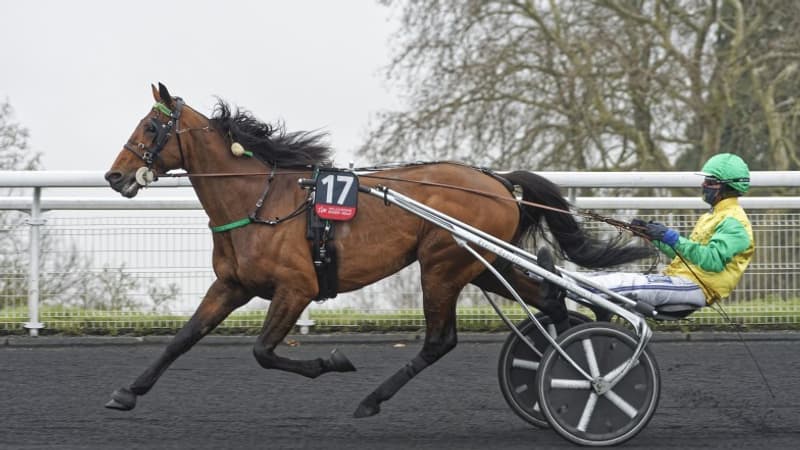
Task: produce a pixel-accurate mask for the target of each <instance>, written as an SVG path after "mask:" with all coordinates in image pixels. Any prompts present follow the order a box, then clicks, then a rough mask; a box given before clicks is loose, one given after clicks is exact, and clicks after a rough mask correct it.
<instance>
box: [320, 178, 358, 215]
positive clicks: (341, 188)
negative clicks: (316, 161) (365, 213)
mask: <svg viewBox="0 0 800 450" xmlns="http://www.w3.org/2000/svg"><path fill="white" fill-rule="evenodd" d="M357 207H358V177H357V176H356V174H354V173H352V172H347V171H341V170H330V169H320V171H319V174H318V175H317V184H316V186H315V189H314V212H316V213H317V216H319V218H321V219H326V220H341V221H345V220H350V219H352V218H353V217H355V215H356V210H357Z"/></svg>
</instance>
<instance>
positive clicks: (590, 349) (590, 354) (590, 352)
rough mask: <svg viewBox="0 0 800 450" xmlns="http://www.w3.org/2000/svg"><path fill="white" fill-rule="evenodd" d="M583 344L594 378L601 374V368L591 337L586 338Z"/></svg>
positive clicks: (590, 371)
mask: <svg viewBox="0 0 800 450" xmlns="http://www.w3.org/2000/svg"><path fill="white" fill-rule="evenodd" d="M581 343H582V344H583V352H584V353H585V354H586V363H587V364H588V365H589V374H591V375H592V378H597V377H599V376H600V368H599V367H597V358H596V357H595V354H594V346H593V345H592V340H591V339H584V340H582V341H581Z"/></svg>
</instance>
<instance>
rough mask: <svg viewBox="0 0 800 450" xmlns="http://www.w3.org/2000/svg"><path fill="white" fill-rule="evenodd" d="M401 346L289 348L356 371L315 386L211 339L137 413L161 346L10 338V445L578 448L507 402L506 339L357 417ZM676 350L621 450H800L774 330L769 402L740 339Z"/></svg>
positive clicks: (490, 341) (788, 366)
mask: <svg viewBox="0 0 800 450" xmlns="http://www.w3.org/2000/svg"><path fill="white" fill-rule="evenodd" d="M403 338H404V337H403V336H398V337H397V338H396V339H393V338H392V337H391V336H384V337H383V338H382V339H373V340H359V339H350V340H347V339H345V340H342V339H337V338H332V339H330V340H326V339H325V338H320V337H315V338H314V339H310V338H297V339H298V340H299V341H300V342H299V344H300V345H298V346H295V347H285V346H282V347H281V348H280V349H279V350H280V352H281V353H282V354H284V355H288V356H291V357H293V358H315V357H318V356H325V355H327V353H328V352H329V351H330V350H331V349H332V348H333V347H334V346H335V347H338V348H339V349H340V350H341V351H343V352H344V353H345V354H346V355H347V356H348V357H349V358H350V359H351V360H352V361H353V363H354V364H355V365H356V366H357V368H358V372H355V373H346V374H326V375H323V376H322V377H320V378H318V379H316V380H307V379H304V378H302V377H300V376H297V375H293V374H287V373H281V372H277V371H266V370H264V369H261V368H260V367H259V366H258V364H257V363H256V362H255V360H254V359H253V357H252V355H251V348H250V344H249V342H251V340H252V339H249V338H248V339H238V340H237V339H230V340H221V341H222V342H225V343H220V340H218V341H214V340H213V339H211V341H212V343H213V342H216V345H211V344H209V343H206V344H201V345H198V346H196V347H195V348H194V349H192V350H191V351H190V352H189V353H188V354H186V355H184V356H183V357H182V358H180V359H179V360H178V361H177V362H176V363H175V364H174V365H173V366H172V367H171V368H170V369H169V370H168V371H167V372H166V373H165V375H164V376H163V377H162V379H161V380H160V381H159V383H158V384H157V385H156V386H155V388H153V390H152V391H151V392H150V393H149V394H148V395H146V396H144V397H141V398H140V399H139V404H138V406H137V407H136V409H135V410H133V411H130V412H120V411H113V410H108V409H105V408H104V407H103V404H104V403H105V402H106V401H107V400H108V396H109V394H110V393H111V391H113V390H114V389H115V388H117V387H120V386H123V385H127V384H128V383H130V381H132V380H133V378H134V377H135V376H136V375H138V374H139V372H141V370H142V369H143V368H144V367H145V365H146V364H148V363H149V362H150V361H151V360H152V359H153V358H155V357H156V355H157V354H158V353H160V351H161V349H162V347H163V345H162V344H160V343H158V344H152V345H151V344H147V343H139V344H124V345H122V344H113V342H114V341H113V340H110V341H109V342H107V344H109V343H110V344H111V345H92V344H87V343H85V342H83V341H80V340H74V341H70V340H69V339H68V338H67V339H62V340H60V341H59V340H54V341H51V344H58V345H36V346H29V345H27V344H26V343H25V342H30V340H26V339H20V338H16V339H6V340H5V344H6V345H5V346H2V347H0V448H47V449H72V448H91V449H115V448H117V449H131V448H148V449H150V448H153V449H162V448H191V449H201V448H209V449H211V448H213V449H220V448H278V449H283V448H313V449H340V448H341V449H344V448H346V449H370V450H374V449H383V448H414V449H451V448H452V449H490V448H491V449H543V448H565V447H573V446H572V445H571V444H570V443H568V442H567V441H565V440H563V439H562V438H561V437H559V436H558V435H556V434H555V433H554V432H553V431H551V430H542V429H536V428H533V427H531V426H529V425H528V424H527V423H525V422H523V421H522V420H521V419H519V418H518V417H517V416H516V415H515V414H514V413H513V412H512V411H511V410H510V409H509V407H508V406H507V405H506V403H505V401H504V400H503V396H502V395H501V393H500V389H499V387H498V383H497V375H496V364H497V357H498V355H499V351H500V347H501V339H502V337H499V336H497V337H490V338H486V337H485V336H484V337H482V338H474V339H471V338H470V337H469V336H464V337H462V340H461V343H460V344H459V346H458V347H457V348H456V349H455V350H454V351H453V352H452V353H451V354H449V355H447V356H446V357H445V358H444V359H443V360H442V361H440V362H439V363H438V364H437V365H434V366H432V367H430V368H428V369H426V370H425V371H424V372H423V373H422V374H421V375H420V376H418V377H417V378H416V379H414V380H413V381H412V382H411V383H409V385H407V386H406V388H404V389H403V390H401V391H400V392H399V393H398V394H397V396H395V397H394V398H393V399H391V400H390V401H388V402H386V403H384V405H383V411H382V412H381V414H379V415H377V416H375V417H371V418H366V419H354V418H353V417H352V413H353V411H354V410H355V409H356V407H357V406H358V403H359V402H360V401H361V399H362V398H363V397H364V396H365V395H367V394H368V393H369V392H371V391H372V389H374V388H375V387H376V386H377V385H378V384H379V383H380V382H381V381H382V380H383V379H385V378H386V377H388V376H389V375H391V374H392V373H394V372H395V371H396V370H397V369H398V368H399V367H401V366H402V365H403V364H405V362H406V361H407V360H408V359H410V358H411V357H413V356H414V354H415V353H416V352H417V351H418V349H419V347H420V343H419V342H414V341H412V342H407V345H406V346H399V347H396V346H395V344H397V343H399V342H403ZM681 338H682V335H675V336H672V337H670V336H667V337H664V336H661V338H660V339H656V341H655V342H653V343H652V344H651V349H652V350H653V352H654V354H655V356H656V359H657V361H658V364H659V366H660V368H661V380H662V392H661V402H660V404H659V407H658V410H657V411H656V413H655V415H654V416H653V419H652V420H651V422H650V424H649V425H648V426H647V428H645V429H644V431H642V432H641V433H640V434H639V435H638V436H637V437H635V438H634V439H633V440H631V441H629V442H628V443H626V444H624V445H623V448H629V449H634V448H642V449H644V448H648V449H650V448H659V447H661V448H670V449H672V448H681V449H686V448H703V449H726V450H728V449H737V448H748V449H754V448H769V449H795V448H798V447H800V338H798V337H797V336H795V335H786V334H780V333H775V334H770V333H766V334H760V335H758V336H757V337H755V336H754V337H753V340H750V341H749V345H750V347H751V349H752V351H753V352H754V353H755V354H756V355H757V356H758V358H759V362H760V363H761V366H762V368H763V370H764V373H765V375H766V377H767V379H768V380H769V383H770V385H771V387H772V390H773V392H774V393H775V398H774V399H773V398H772V397H771V396H770V394H769V391H768V390H767V388H766V386H765V385H764V383H763V381H762V379H761V377H760V376H759V373H758V371H757V370H756V368H755V366H754V364H753V362H752V361H751V360H750V358H749V356H748V354H747V351H746V349H745V348H744V346H743V345H742V343H741V342H738V341H736V340H734V339H730V336H728V338H723V339H718V338H717V337H713V336H711V337H709V336H706V338H705V339H694V340H692V341H690V342H687V341H685V340H681ZM40 339H42V338H40ZM44 339H47V338H44ZM9 341H10V342H9ZM334 341H336V342H334ZM42 342H45V341H42V340H40V341H38V342H37V343H39V344H41V343H42ZM104 342H106V341H104ZM246 342H247V343H246ZM63 344H67V345H63ZM76 344H77V345H76Z"/></svg>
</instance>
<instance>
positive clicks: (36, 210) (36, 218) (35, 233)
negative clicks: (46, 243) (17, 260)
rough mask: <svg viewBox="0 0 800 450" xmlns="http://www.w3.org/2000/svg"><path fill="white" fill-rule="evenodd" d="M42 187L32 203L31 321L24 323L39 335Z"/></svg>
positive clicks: (30, 220) (42, 223)
mask: <svg viewBox="0 0 800 450" xmlns="http://www.w3.org/2000/svg"><path fill="white" fill-rule="evenodd" d="M41 202H42V188H41V187H35V188H33V203H32V204H31V217H30V219H28V225H30V227H31V229H30V266H29V269H28V317H29V320H30V321H29V322H26V323H25V324H24V326H25V328H27V329H28V330H30V334H31V336H38V335H39V329H41V328H44V324H43V323H41V322H39V253H40V248H39V230H40V227H41V226H42V225H44V220H43V219H42V211H41Z"/></svg>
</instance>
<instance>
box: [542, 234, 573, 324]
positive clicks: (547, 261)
mask: <svg viewBox="0 0 800 450" xmlns="http://www.w3.org/2000/svg"><path fill="white" fill-rule="evenodd" d="M536 261H537V263H538V264H539V267H541V268H542V269H545V270H547V271H548V272H551V273H554V274H556V275H558V272H556V265H555V263H554V262H553V255H552V254H551V253H550V250H548V249H547V248H545V247H542V248H540V249H539V251H538V252H537V253H536ZM559 276H560V275H559ZM539 289H540V291H541V297H542V301H543V302H544V304H545V305H547V311H545V312H546V313H547V314H548V315H549V316H550V319H551V320H552V321H553V324H554V325H555V326H556V332H557V333H558V334H561V333H563V332H565V331H567V330H568V329H569V327H570V324H569V315H568V313H567V305H566V303H564V298H565V297H566V295H567V293H566V292H564V289H561V288H560V287H559V286H557V285H555V284H553V283H551V282H549V281H547V280H546V279H544V280H542V285H541V287H540V288H539Z"/></svg>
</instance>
